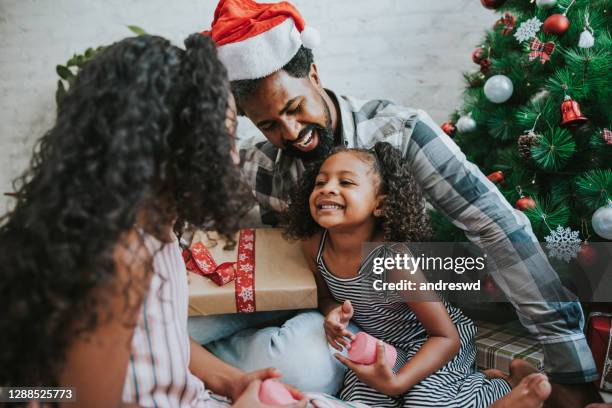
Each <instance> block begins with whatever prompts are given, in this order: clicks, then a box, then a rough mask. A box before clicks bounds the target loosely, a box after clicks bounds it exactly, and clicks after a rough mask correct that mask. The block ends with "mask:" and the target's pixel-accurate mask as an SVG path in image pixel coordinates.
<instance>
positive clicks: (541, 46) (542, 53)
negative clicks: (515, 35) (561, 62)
mask: <svg viewBox="0 0 612 408" xmlns="http://www.w3.org/2000/svg"><path fill="white" fill-rule="evenodd" d="M529 49H530V50H531V52H530V53H529V61H533V60H534V59H536V58H540V63H542V64H545V63H546V61H548V60H549V59H550V54H552V53H553V52H554V51H555V43H554V42H552V41H548V42H546V43H543V42H542V41H540V40H538V39H537V38H534V39H532V40H531V42H530V43H529Z"/></svg>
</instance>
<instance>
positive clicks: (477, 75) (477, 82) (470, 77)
mask: <svg viewBox="0 0 612 408" xmlns="http://www.w3.org/2000/svg"><path fill="white" fill-rule="evenodd" d="M465 78H466V80H467V82H468V84H469V85H470V87H471V88H478V87H481V86H482V85H483V84H484V80H485V76H484V74H483V73H482V72H474V73H471V74H467V76H466V77H465Z"/></svg>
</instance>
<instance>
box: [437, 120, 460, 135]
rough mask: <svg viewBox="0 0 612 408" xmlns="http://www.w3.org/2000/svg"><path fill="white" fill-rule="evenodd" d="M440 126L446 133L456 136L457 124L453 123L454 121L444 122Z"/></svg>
mask: <svg viewBox="0 0 612 408" xmlns="http://www.w3.org/2000/svg"><path fill="white" fill-rule="evenodd" d="M440 127H441V128H442V130H443V131H444V133H446V134H447V135H449V136H450V137H453V136H455V131H456V130H457V129H456V128H455V125H453V123H452V122H444V123H443V124H442V125H440Z"/></svg>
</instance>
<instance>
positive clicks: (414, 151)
mask: <svg viewBox="0 0 612 408" xmlns="http://www.w3.org/2000/svg"><path fill="white" fill-rule="evenodd" d="M328 92H329V91H328ZM329 93H330V94H331V95H332V97H335V95H333V93H331V92H329ZM335 98H336V100H337V101H338V105H339V107H340V111H339V114H340V119H341V122H340V123H341V126H342V131H341V135H342V141H341V143H343V144H344V145H345V146H347V147H360V148H370V147H372V146H373V145H374V144H375V143H376V142H379V141H385V142H389V143H391V144H392V145H394V146H395V147H397V148H398V149H400V150H401V151H402V153H403V154H404V156H405V158H406V160H407V161H408V163H410V164H411V166H412V171H413V174H414V177H415V178H416V180H417V182H418V183H419V184H420V185H421V187H422V189H423V191H424V193H425V196H426V197H427V199H428V201H429V203H430V204H432V205H433V206H434V207H436V209H437V210H439V211H441V212H442V213H443V214H444V215H445V216H446V217H447V218H448V219H449V220H450V221H451V222H452V223H453V224H454V225H456V226H457V227H459V228H461V229H462V230H463V231H465V233H466V236H467V237H468V238H469V239H470V240H471V241H472V242H475V243H476V244H478V245H479V246H480V247H481V248H483V249H485V250H486V251H487V252H489V253H493V254H494V257H493V258H492V261H493V262H491V263H492V264H493V265H492V269H493V270H492V271H491V274H492V277H493V279H494V280H495V282H496V283H497V285H498V286H499V287H500V288H501V289H502V290H503V291H504V293H505V294H506V296H507V297H508V298H509V300H510V301H511V302H512V303H513V304H514V305H515V307H516V309H517V313H518V316H519V318H520V320H521V322H522V324H523V325H524V326H525V327H526V328H527V329H529V330H530V331H531V332H532V333H534V334H536V335H537V337H538V340H539V341H540V343H541V344H542V346H543V352H544V361H545V369H546V371H547V374H548V375H549V377H550V379H551V380H552V381H555V382H559V383H582V382H588V381H593V380H595V379H596V378H597V377H598V375H597V371H596V368H595V362H594V361H593V357H592V355H591V351H590V349H589V347H588V346H587V343H586V340H585V337H584V334H583V332H582V328H583V325H584V315H583V313H582V308H581V306H580V303H578V302H577V301H568V297H567V291H566V290H565V288H564V287H563V286H562V284H561V282H560V280H559V278H558V276H557V274H556V273H555V271H554V270H553V269H552V267H551V266H550V264H549V263H548V261H547V259H546V257H545V256H544V254H543V252H542V250H541V248H540V246H539V244H538V242H537V240H536V238H535V236H534V234H533V232H532V231H531V225H530V223H529V221H528V219H527V217H526V216H525V215H524V214H523V213H522V212H520V211H515V210H514V209H513V208H512V207H511V206H510V204H509V203H508V202H507V201H506V199H505V198H504V197H503V196H502V194H501V193H500V192H499V190H498V189H497V188H496V187H495V185H494V184H493V183H491V182H490V181H489V180H488V179H487V178H486V177H485V176H484V175H483V174H482V172H481V171H480V170H479V169H478V167H476V166H475V165H474V164H472V163H470V162H469V161H467V159H466V157H465V155H464V154H463V153H462V152H461V150H460V149H459V147H458V146H457V145H456V144H455V143H454V142H453V140H452V139H451V138H450V137H448V136H447V135H446V134H445V133H444V132H442V130H441V129H440V127H439V126H438V125H436V124H435V123H434V122H433V120H432V119H431V118H430V117H429V115H427V113H425V112H424V111H422V110H416V109H411V108H406V107H403V106H399V105H396V104H394V103H392V102H389V101H385V100H367V101H362V100H355V99H352V98H348V97H339V98H338V97H335ZM255 140H256V139H252V140H251V141H250V142H248V143H247V144H246V145H245V146H243V149H241V159H242V166H243V173H244V175H245V177H246V179H247V180H248V182H249V183H250V185H251V187H252V188H253V191H254V193H255V195H256V198H257V201H258V203H259V217H260V221H261V222H263V223H264V224H271V225H274V224H276V223H277V221H278V213H279V211H282V210H283V209H284V208H285V206H286V202H287V196H288V193H289V191H290V189H291V187H292V186H293V185H295V184H296V183H297V182H298V180H299V178H300V176H301V174H302V172H303V171H304V165H303V163H302V162H301V161H300V160H299V159H295V158H292V157H290V156H288V155H285V154H283V152H282V151H281V150H280V149H278V148H276V147H274V146H273V145H272V144H271V143H269V142H267V141H259V142H257V141H255ZM260 140H261V139H260ZM490 260H491V258H490ZM490 270H491V268H490Z"/></svg>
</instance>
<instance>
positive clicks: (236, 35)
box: [202, 0, 320, 81]
mask: <svg viewBox="0 0 612 408" xmlns="http://www.w3.org/2000/svg"><path fill="white" fill-rule="evenodd" d="M202 34H205V35H210V36H211V37H212V39H213V40H214V41H215V44H216V45H217V51H218V56H219V59H220V60H221V61H222V62H223V63H224V64H225V66H226V67H227V70H228V73H229V79H230V81H236V80H241V79H257V78H263V77H266V76H268V75H270V74H272V73H274V72H276V71H278V70H279V69H281V68H282V67H283V66H285V64H287V63H288V62H289V61H291V59H292V58H293V57H294V56H295V54H296V53H297V52H298V50H299V49H300V46H302V45H303V46H304V47H306V48H315V47H316V46H317V45H318V44H319V42H320V38H319V33H318V31H317V30H315V29H314V28H312V27H306V26H305V24H304V19H303V18H302V16H301V15H300V12H299V11H298V10H297V9H296V8H295V7H294V6H293V5H291V4H289V3H288V2H286V1H283V2H280V3H256V2H254V1H252V0H220V1H219V4H218V5H217V9H216V10H215V15H214V19H213V22H212V26H211V29H210V31H204V32H203V33H202Z"/></svg>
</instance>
